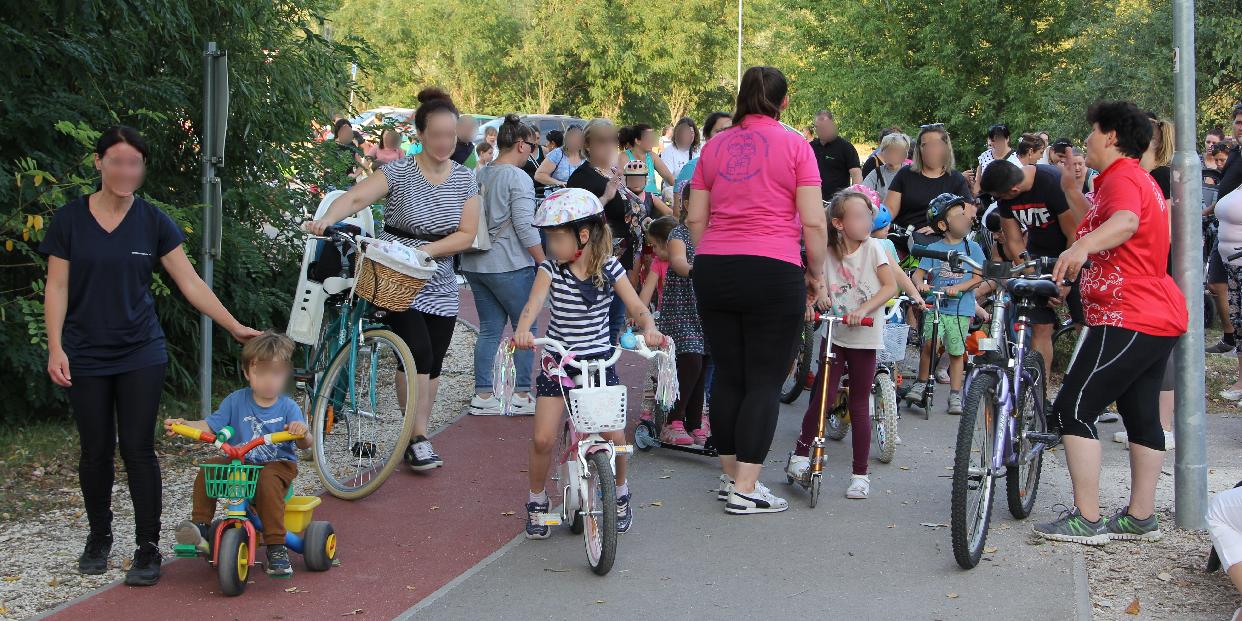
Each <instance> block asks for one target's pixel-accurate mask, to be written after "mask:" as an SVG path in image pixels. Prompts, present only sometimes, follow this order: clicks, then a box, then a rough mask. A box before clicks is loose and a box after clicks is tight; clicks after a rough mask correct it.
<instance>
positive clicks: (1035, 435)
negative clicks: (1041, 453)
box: [1026, 431, 1061, 448]
mask: <svg viewBox="0 0 1242 621" xmlns="http://www.w3.org/2000/svg"><path fill="white" fill-rule="evenodd" d="M1026 439H1027V440H1030V441H1031V442H1039V443H1042V444H1043V445H1044V448H1052V447H1054V446H1056V445H1058V444H1060V443H1061V434H1057V433H1040V432H1037V431H1028V432H1027V433H1026Z"/></svg>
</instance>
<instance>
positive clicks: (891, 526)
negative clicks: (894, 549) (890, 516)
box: [888, 524, 897, 528]
mask: <svg viewBox="0 0 1242 621" xmlns="http://www.w3.org/2000/svg"><path fill="white" fill-rule="evenodd" d="M888 528H897V525H896V524H889V525H888Z"/></svg>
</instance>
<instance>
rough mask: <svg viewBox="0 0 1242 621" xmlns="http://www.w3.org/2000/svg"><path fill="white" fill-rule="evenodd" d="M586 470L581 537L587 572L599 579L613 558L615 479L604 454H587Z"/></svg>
mask: <svg viewBox="0 0 1242 621" xmlns="http://www.w3.org/2000/svg"><path fill="white" fill-rule="evenodd" d="M587 468H588V469H589V471H588V473H587V495H586V498H585V499H583V500H584V501H585V502H586V503H587V513H586V519H585V520H584V522H585V523H586V524H585V526H586V528H584V529H583V537H585V539H586V550H587V562H589V563H590V564H591V571H593V572H595V573H596V574H598V575H600V576H602V575H604V574H607V573H608V572H609V571H610V570H611V569H612V563H613V561H614V560H616V556H617V478H616V476H615V475H614V474H613V472H612V463H611V462H610V461H609V459H608V453H607V452H605V451H597V452H594V453H591V455H590V456H589V457H588V458H587Z"/></svg>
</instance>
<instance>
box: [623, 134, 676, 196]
mask: <svg viewBox="0 0 1242 621" xmlns="http://www.w3.org/2000/svg"><path fill="white" fill-rule="evenodd" d="M626 130H629V131H628V132H627V131H626ZM620 137H621V144H622V146H624V147H625V159H626V160H643V161H645V162H647V187H646V188H644V190H645V191H647V192H651V193H653V194H658V193H659V192H660V187H659V183H658V182H657V181H656V175H657V174H658V175H659V176H660V178H661V179H663V180H664V183H667V184H670V185H671V184H672V183H673V181H674V177H673V173H672V172H670V171H669V168H668V166H667V165H665V163H664V160H662V159H660V158H658V157H653V155H654V154H655V145H656V133H655V130H654V129H652V128H651V126H650V125H647V124H646V123H638V124H635V125H631V126H629V127H628V128H622V130H621V134H620Z"/></svg>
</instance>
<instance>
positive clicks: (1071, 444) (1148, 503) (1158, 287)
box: [1035, 102, 1187, 545]
mask: <svg viewBox="0 0 1242 621" xmlns="http://www.w3.org/2000/svg"><path fill="white" fill-rule="evenodd" d="M1087 120H1088V121H1089V122H1090V123H1091V124H1092V131H1091V135H1090V136H1088V137H1087V142H1086V147H1087V164H1088V165H1089V166H1091V167H1092V168H1095V169H1096V170H1100V171H1103V172H1101V173H1100V175H1099V176H1098V177H1096V179H1095V194H1094V197H1093V199H1092V201H1091V203H1090V204H1087V202H1086V198H1085V197H1084V196H1083V195H1082V193H1081V191H1080V189H1079V188H1078V182H1077V181H1075V180H1073V179H1072V178H1070V177H1069V176H1067V175H1062V184H1061V185H1062V188H1063V189H1064V191H1065V195H1066V198H1067V199H1068V200H1069V201H1071V203H1072V204H1073V206H1074V207H1075V211H1077V210H1078V209H1079V208H1082V209H1085V210H1086V216H1085V217H1084V218H1083V220H1082V223H1081V224H1080V225H1079V226H1078V239H1077V241H1075V242H1074V243H1073V245H1071V246H1070V247H1069V248H1068V249H1066V251H1065V252H1063V253H1062V254H1061V257H1060V259H1059V260H1058V261H1057V265H1056V269H1054V270H1053V277H1054V278H1055V279H1057V281H1060V280H1061V279H1063V278H1069V279H1071V280H1072V279H1073V278H1074V277H1076V276H1078V275H1079V274H1080V272H1081V280H1080V281H1079V286H1080V288H1081V289H1082V305H1083V311H1084V312H1085V314H1086V319H1087V325H1088V326H1089V327H1088V332H1087V336H1086V339H1085V340H1084V342H1083V345H1082V348H1081V349H1080V350H1079V352H1078V355H1077V356H1076V357H1075V358H1074V363H1073V365H1072V366H1070V369H1069V371H1068V372H1066V374H1065V382H1064V383H1063V384H1062V386H1061V392H1060V394H1058V395H1057V399H1056V403H1055V404H1053V407H1052V409H1053V416H1052V424H1053V425H1056V426H1059V427H1060V431H1061V434H1062V438H1063V441H1064V443H1065V458H1066V462H1067V463H1068V465H1069V470H1070V479H1071V480H1072V482H1073V486H1074V504H1075V505H1076V506H1075V508H1072V509H1070V510H1069V511H1067V512H1066V513H1065V514H1063V515H1062V516H1061V517H1060V518H1058V519H1057V520H1056V521H1053V522H1051V523H1048V524H1040V525H1037V526H1036V527H1035V532H1036V533H1037V534H1039V535H1042V536H1043V537H1045V538H1048V539H1055V540H1059V541H1073V542H1077V543H1085V544H1090V545H1102V544H1105V543H1107V542H1108V541H1109V540H1111V539H1135V540H1156V539H1159V538H1160V526H1159V523H1158V522H1157V520H1156V515H1155V513H1154V511H1155V496H1156V480H1157V478H1159V476H1160V468H1161V466H1162V464H1163V462H1164V450H1165V446H1164V431H1163V429H1161V427H1160V413H1159V406H1158V403H1159V391H1160V384H1161V380H1162V378H1163V376H1164V368H1165V364H1166V362H1167V361H1168V358H1169V355H1170V354H1171V353H1172V351H1173V346H1174V345H1175V344H1176V343H1177V339H1178V337H1180V336H1181V335H1182V334H1183V333H1185V332H1186V325H1187V313H1186V298H1185V297H1184V296H1183V295H1182V292H1181V291H1180V290H1179V289H1178V288H1177V285H1176V284H1175V283H1174V282H1173V278H1172V277H1171V276H1169V274H1168V271H1167V264H1168V257H1169V239H1170V238H1169V211H1168V204H1167V203H1166V202H1165V200H1164V196H1163V195H1162V193H1161V191H1160V187H1159V186H1158V185H1157V184H1156V181H1155V179H1153V178H1152V177H1151V175H1150V174H1148V173H1147V171H1146V170H1144V169H1143V167H1142V166H1140V164H1139V158H1141V157H1142V155H1143V152H1144V151H1146V150H1147V145H1148V143H1149V142H1150V141H1151V135H1152V125H1151V122H1150V121H1149V120H1148V118H1147V116H1146V115H1145V114H1144V113H1143V112H1142V111H1140V110H1139V109H1138V107H1137V106H1135V105H1134V104H1132V103H1129V102H1101V103H1097V104H1095V105H1094V106H1092V107H1091V109H1090V110H1089V111H1088V112H1087ZM1088 260H1090V264H1089V265H1087V266H1086V267H1084V264H1086V263H1087V261H1088ZM1113 402H1116V403H1117V413H1118V414H1120V415H1121V418H1122V421H1123V422H1124V423H1125V427H1126V431H1127V432H1128V433H1129V440H1130V472H1131V481H1130V503H1129V505H1128V506H1126V507H1123V508H1121V509H1120V510H1119V511H1117V513H1116V514H1115V515H1113V516H1112V517H1110V518H1108V519H1107V520H1104V519H1102V518H1101V516H1100V511H1099V506H1100V461H1101V448H1100V442H1099V439H1098V436H1097V435H1096V430H1095V421H1096V419H1097V418H1098V417H1099V415H1100V413H1102V412H1103V411H1104V407H1105V406H1107V405H1108V404H1110V403H1113Z"/></svg>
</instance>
